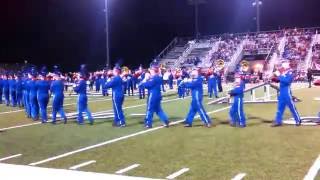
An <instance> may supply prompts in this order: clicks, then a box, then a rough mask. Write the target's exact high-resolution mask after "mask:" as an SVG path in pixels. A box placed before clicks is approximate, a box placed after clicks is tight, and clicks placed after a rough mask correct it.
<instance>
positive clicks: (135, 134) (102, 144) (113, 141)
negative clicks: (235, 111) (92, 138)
mask: <svg viewBox="0 0 320 180" xmlns="http://www.w3.org/2000/svg"><path fill="white" fill-rule="evenodd" d="M229 108H230V106H228V107H224V108H221V109H217V110H215V111H211V112H208V114H213V113H217V112H220V111H224V110H226V109H229ZM196 118H199V115H198V116H196ZM183 121H184V119H183V120H179V121H175V122H172V123H170V125H176V124H179V123H181V122H183ZM162 128H164V127H163V126H159V127H155V128H151V129H147V130H143V131H139V132H137V133H133V134H129V135H126V136H122V137H120V138H116V139H112V140H108V141H105V142H101V143H99V144H95V145H92V146H87V147H84V148H81V149H78V150H74V151H70V152H67V153H64V154H61V155H58V156H53V157H50V158H48V159H44V160H41V161H38V162H34V163H30V164H29V165H31V166H36V165H39V164H44V163H47V162H50V161H54V160H56V159H61V158H64V157H67V156H71V155H73V154H77V153H80V152H83V151H87V150H90V149H94V148H98V147H101V146H105V145H108V144H112V143H115V142H119V141H122V140H126V139H129V138H132V137H135V136H139V135H142V134H146V133H150V132H153V131H156V130H159V129H162Z"/></svg>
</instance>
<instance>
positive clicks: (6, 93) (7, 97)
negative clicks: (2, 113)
mask: <svg viewBox="0 0 320 180" xmlns="http://www.w3.org/2000/svg"><path fill="white" fill-rule="evenodd" d="M8 75H9V74H8V72H6V73H5V75H4V76H3V77H4V78H3V95H4V99H5V101H6V105H7V106H9V105H10V92H9V80H8Z"/></svg>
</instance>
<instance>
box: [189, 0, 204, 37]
mask: <svg viewBox="0 0 320 180" xmlns="http://www.w3.org/2000/svg"><path fill="white" fill-rule="evenodd" d="M206 3H207V0H188V4H190V5H193V6H194V33H195V38H196V39H199V35H200V32H199V5H200V4H206Z"/></svg>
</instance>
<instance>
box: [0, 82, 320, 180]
mask: <svg viewBox="0 0 320 180" xmlns="http://www.w3.org/2000/svg"><path fill="white" fill-rule="evenodd" d="M302 87H306V85H304V84H295V85H294V87H293V88H294V89H296V90H294V95H295V96H297V97H299V98H300V99H302V102H300V103H297V109H298V111H299V113H300V114H301V116H310V115H311V116H315V115H316V114H317V112H318V110H319V106H320V105H319V103H320V102H318V101H314V98H315V97H318V92H319V89H318V88H311V89H308V88H302ZM271 93H272V94H276V92H275V91H272V92H271ZM256 96H257V97H262V96H263V89H262V88H261V89H258V90H257V91H256ZM248 98H250V93H246V99H248ZM275 98H276V97H275V96H273V99H275ZM108 99H110V97H105V98H103V97H92V98H90V99H89V101H90V102H89V107H90V109H91V111H92V112H98V111H104V110H111V109H112V104H111V101H110V100H108ZM204 99H205V100H204V101H205V102H204V104H207V102H208V101H209V100H208V99H207V98H204ZM190 100H191V99H190V98H185V99H177V97H176V94H175V92H171V93H167V94H165V96H164V100H163V108H164V110H165V112H167V113H168V115H169V117H170V120H171V121H172V122H180V121H183V120H184V118H185V116H186V114H187V112H188V110H189V103H190ZM75 102H76V98H75V97H70V98H68V99H66V100H65V104H67V106H66V108H65V109H66V111H67V112H75V111H76V105H75ZM124 107H125V110H124V111H125V114H126V121H127V124H128V126H127V127H126V128H113V127H112V126H111V124H112V119H100V120H97V121H96V122H95V124H94V125H93V126H90V125H84V126H78V125H77V124H76V123H75V122H69V123H68V124H66V125H64V124H58V125H51V124H44V125H42V124H34V125H30V126H27V127H20V128H14V129H9V130H6V131H4V132H2V133H0V137H1V138H0V159H1V158H2V157H7V156H11V155H15V154H22V155H21V156H19V157H16V158H12V159H8V160H6V161H3V162H4V163H9V164H21V165H30V163H35V165H36V166H40V167H49V168H58V169H69V168H70V167H72V166H74V165H78V164H81V163H83V162H87V161H91V160H94V161H96V162H95V163H93V164H90V165H87V166H84V167H82V168H80V169H78V170H80V171H90V172H100V173H110V174H114V173H115V172H116V171H118V170H120V169H123V168H126V167H128V166H131V165H133V164H139V165H140V166H137V167H136V168H134V169H132V170H130V171H128V172H125V173H124V174H125V175H129V176H139V177H149V178H162V179H163V178H166V177H167V176H168V175H170V174H172V173H174V172H176V171H179V170H181V169H182V168H188V171H187V172H185V173H183V174H182V175H180V176H178V177H177V179H196V180H202V179H203V180H206V179H232V178H233V177H235V176H236V175H237V174H240V173H245V174H246V176H245V179H284V180H287V179H303V178H304V176H305V175H306V174H307V172H308V170H309V168H310V167H311V166H312V164H313V162H314V161H315V160H316V158H317V157H318V155H319V154H320V144H319V143H317V142H318V140H319V139H320V133H319V129H318V128H319V127H317V126H308V127H307V126H301V127H294V126H283V127H280V128H271V127H270V123H271V122H272V120H273V118H274V116H275V112H276V104H246V105H245V113H246V116H247V121H248V127H247V128H244V129H239V128H232V127H230V126H229V125H228V120H229V117H228V105H227V104H219V105H205V108H206V110H207V112H208V113H209V114H210V117H211V118H212V119H213V121H214V125H215V127H213V128H210V129H208V128H204V127H202V126H201V124H202V123H201V122H200V121H199V120H196V121H195V124H194V125H195V126H194V127H193V128H184V127H183V125H182V124H179V123H177V124H176V125H173V126H171V127H170V128H161V127H160V123H159V120H158V118H157V117H155V125H154V127H155V128H154V129H150V130H145V129H144V128H143V117H139V116H131V114H133V113H145V109H146V106H145V100H139V99H137V98H136V97H128V98H126V100H125V103H124ZM49 109H50V108H49ZM9 111H13V112H9ZM49 112H50V110H49ZM111 112H112V111H111ZM290 117H291V114H290V112H286V113H285V118H290ZM30 123H34V122H33V121H31V120H29V119H26V118H25V115H24V112H23V111H19V109H18V108H8V107H5V106H3V105H0V129H2V128H8V127H12V126H19V125H26V124H30ZM128 135H129V136H128ZM131 136H132V137H131ZM118 138H120V139H118ZM115 139H116V140H115ZM101 143H102V144H101ZM96 144H98V145H97V146H92V145H96ZM86 147H89V148H87V149H83V150H79V149H81V148H86ZM77 150H79V151H77ZM66 153H67V154H66ZM48 158H51V159H49V160H47V159H48ZM43 160H44V161H43ZM317 178H318V177H317ZM318 179H319V178H318Z"/></svg>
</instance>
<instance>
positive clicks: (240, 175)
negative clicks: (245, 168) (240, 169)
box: [231, 173, 247, 180]
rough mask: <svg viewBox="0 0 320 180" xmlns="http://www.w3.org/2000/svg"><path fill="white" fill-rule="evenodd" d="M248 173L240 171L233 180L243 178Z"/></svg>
mask: <svg viewBox="0 0 320 180" xmlns="http://www.w3.org/2000/svg"><path fill="white" fill-rule="evenodd" d="M246 175H247V174H246V173H240V174H237V175H236V176H235V177H234V178H232V179H231V180H241V179H243V178H244V177H245V176H246Z"/></svg>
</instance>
